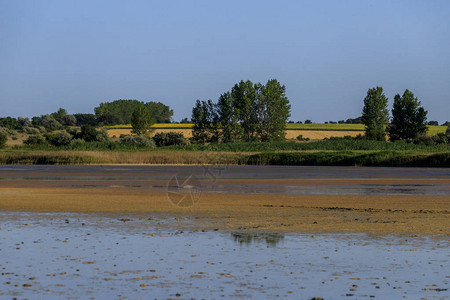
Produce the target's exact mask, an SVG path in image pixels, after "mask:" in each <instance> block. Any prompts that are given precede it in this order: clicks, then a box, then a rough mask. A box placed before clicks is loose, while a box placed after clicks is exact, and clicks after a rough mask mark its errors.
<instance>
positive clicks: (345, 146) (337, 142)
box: [167, 138, 450, 152]
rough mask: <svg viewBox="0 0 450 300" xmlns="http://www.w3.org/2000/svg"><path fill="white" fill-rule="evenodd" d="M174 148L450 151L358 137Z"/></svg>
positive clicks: (438, 146)
mask: <svg viewBox="0 0 450 300" xmlns="http://www.w3.org/2000/svg"><path fill="white" fill-rule="evenodd" d="M167 149H172V150H187V151H227V152H261V151H325V150H329V151H341V150H367V151H369V150H398V151H425V152H442V151H450V146H449V145H435V146H426V145H416V144H408V143H405V142H395V143H391V142H384V141H370V140H357V139H342V138H334V139H329V140H323V141H317V142H306V143H297V142H264V143H228V144H210V145H195V144H194V145H186V146H172V147H167Z"/></svg>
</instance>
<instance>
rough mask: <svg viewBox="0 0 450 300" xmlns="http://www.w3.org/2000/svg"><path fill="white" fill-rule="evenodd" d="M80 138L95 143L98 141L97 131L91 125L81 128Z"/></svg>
mask: <svg viewBox="0 0 450 300" xmlns="http://www.w3.org/2000/svg"><path fill="white" fill-rule="evenodd" d="M80 138H82V139H83V140H85V141H86V142H95V141H96V140H97V130H96V129H95V128H94V126H91V125H89V124H86V125H83V126H81V134H80Z"/></svg>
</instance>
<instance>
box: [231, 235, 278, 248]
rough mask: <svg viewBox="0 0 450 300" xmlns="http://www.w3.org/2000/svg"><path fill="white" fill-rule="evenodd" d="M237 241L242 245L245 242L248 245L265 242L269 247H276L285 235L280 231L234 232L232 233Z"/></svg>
mask: <svg viewBox="0 0 450 300" xmlns="http://www.w3.org/2000/svg"><path fill="white" fill-rule="evenodd" d="M231 236H232V237H233V239H234V241H235V242H238V243H239V244H240V245H242V244H245V245H247V246H249V245H252V244H253V243H262V242H265V243H266V244H267V246H268V247H275V246H276V245H278V244H279V243H280V241H282V240H283V239H284V235H282V234H280V233H268V232H253V233H251V232H250V233H249V232H233V233H231Z"/></svg>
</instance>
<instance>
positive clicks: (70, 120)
mask: <svg viewBox="0 0 450 300" xmlns="http://www.w3.org/2000/svg"><path fill="white" fill-rule="evenodd" d="M141 106H144V107H146V109H147V110H148V111H149V115H148V117H149V118H151V119H152V121H153V122H156V123H170V122H171V118H172V116H173V110H172V109H171V108H170V107H169V106H167V105H165V104H163V103H161V102H153V101H150V102H143V101H138V100H115V101H112V102H103V103H100V105H99V106H98V107H95V108H94V112H95V114H90V113H76V114H69V113H67V110H65V109H64V108H60V109H58V110H57V111H56V112H53V113H50V114H45V115H41V116H35V117H32V118H31V120H30V119H29V118H24V117H18V118H12V117H4V118H0V127H4V128H7V129H10V130H23V131H25V132H26V133H28V131H33V130H32V129H31V128H40V127H43V129H45V130H47V131H53V130H58V129H62V128H64V127H67V126H82V125H91V126H94V127H95V126H104V125H122V124H130V123H131V120H132V115H133V112H134V111H135V110H136V109H137V108H139V107H141Z"/></svg>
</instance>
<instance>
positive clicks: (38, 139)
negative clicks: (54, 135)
mask: <svg viewBox="0 0 450 300" xmlns="http://www.w3.org/2000/svg"><path fill="white" fill-rule="evenodd" d="M23 143H24V144H25V145H29V146H37V145H45V144H47V141H46V140H45V138H44V137H43V136H42V135H40V134H36V135H30V136H29V137H28V138H27V139H26V140H25V141H23Z"/></svg>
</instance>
